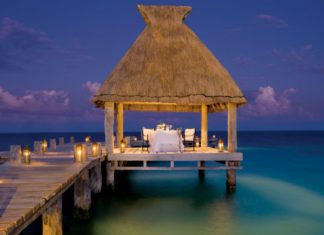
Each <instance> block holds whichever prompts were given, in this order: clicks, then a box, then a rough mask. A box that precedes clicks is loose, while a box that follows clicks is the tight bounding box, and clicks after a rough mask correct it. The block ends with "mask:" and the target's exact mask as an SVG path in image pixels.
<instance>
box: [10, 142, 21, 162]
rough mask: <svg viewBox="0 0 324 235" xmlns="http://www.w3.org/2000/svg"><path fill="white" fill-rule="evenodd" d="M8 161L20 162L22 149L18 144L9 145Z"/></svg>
mask: <svg viewBox="0 0 324 235" xmlns="http://www.w3.org/2000/svg"><path fill="white" fill-rule="evenodd" d="M9 161H11V162H16V163H21V162H22V151H21V146H20V145H10V153H9Z"/></svg>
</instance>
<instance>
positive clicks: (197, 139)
mask: <svg viewBox="0 0 324 235" xmlns="http://www.w3.org/2000/svg"><path fill="white" fill-rule="evenodd" d="M195 147H197V148H199V147H200V139H199V137H198V136H196V137H195Z"/></svg>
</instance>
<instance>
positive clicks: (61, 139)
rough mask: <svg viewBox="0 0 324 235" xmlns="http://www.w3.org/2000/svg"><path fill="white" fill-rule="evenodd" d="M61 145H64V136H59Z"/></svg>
mask: <svg viewBox="0 0 324 235" xmlns="http://www.w3.org/2000/svg"><path fill="white" fill-rule="evenodd" d="M59 145H64V137H59Z"/></svg>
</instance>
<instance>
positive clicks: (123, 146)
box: [120, 139, 126, 153]
mask: <svg viewBox="0 0 324 235" xmlns="http://www.w3.org/2000/svg"><path fill="white" fill-rule="evenodd" d="M125 150H126V143H125V142H124V139H122V140H121V141H120V152H121V153H125Z"/></svg>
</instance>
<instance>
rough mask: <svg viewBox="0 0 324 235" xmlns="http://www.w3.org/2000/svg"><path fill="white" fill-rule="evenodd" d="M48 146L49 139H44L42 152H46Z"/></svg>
mask: <svg viewBox="0 0 324 235" xmlns="http://www.w3.org/2000/svg"><path fill="white" fill-rule="evenodd" d="M47 146H48V143H47V141H46V140H45V139H44V140H43V141H42V152H43V153H45V152H46V151H47Z"/></svg>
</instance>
